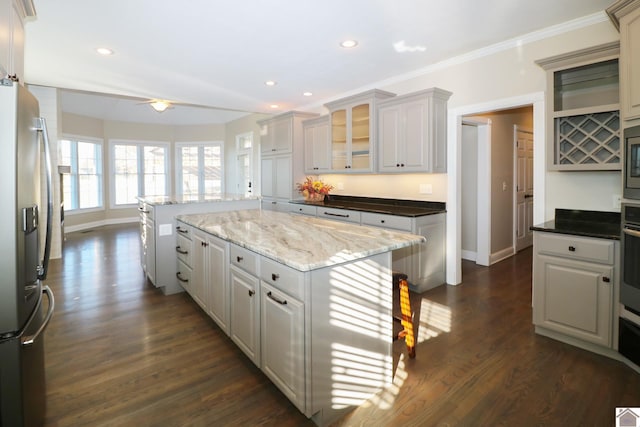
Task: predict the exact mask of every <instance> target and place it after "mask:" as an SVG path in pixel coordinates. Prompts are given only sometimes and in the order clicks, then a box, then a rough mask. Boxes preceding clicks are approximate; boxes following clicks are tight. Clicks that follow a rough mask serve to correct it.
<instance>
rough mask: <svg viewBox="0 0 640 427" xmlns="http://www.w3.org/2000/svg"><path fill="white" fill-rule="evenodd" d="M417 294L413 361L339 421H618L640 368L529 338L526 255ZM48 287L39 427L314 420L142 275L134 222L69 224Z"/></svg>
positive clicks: (189, 304) (188, 304) (639, 388)
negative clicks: (50, 311)
mask: <svg viewBox="0 0 640 427" xmlns="http://www.w3.org/2000/svg"><path fill="white" fill-rule="evenodd" d="M463 274H464V283H463V284H462V285H459V286H457V287H453V286H441V287H439V288H436V289H433V290H431V291H428V292H425V293H423V294H420V295H415V294H413V295H412V303H413V306H414V308H416V310H417V313H416V319H420V326H419V330H418V345H417V357H416V359H413V360H410V359H408V358H406V357H405V356H406V351H405V349H404V345H403V343H402V342H401V341H398V342H396V343H395V344H394V356H395V357H394V359H395V365H396V376H395V382H396V386H397V387H396V389H395V390H389V391H387V392H386V393H384V394H382V395H381V396H379V397H378V398H376V399H372V401H371V402H369V403H367V404H365V405H363V406H362V407H360V408H358V409H357V410H355V411H354V412H352V413H351V414H349V415H347V416H346V417H345V418H344V419H342V420H340V421H338V422H337V423H335V425H336V426H355V425H362V426H437V425H451V426H478V425H502V424H504V425H507V424H511V425H514V424H517V425H525V426H526V425H547V426H555V425H558V426H560V425H593V426H608V425H614V424H615V422H614V408H615V407H616V406H640V375H639V374H637V373H636V372H634V371H633V370H631V369H630V368H628V367H626V366H624V365H623V364H621V363H619V362H616V361H613V360H610V359H608V358H605V357H602V356H598V355H595V354H591V353H589V352H586V351H583V350H579V349H576V348H573V347H571V346H568V345H565V344H562V343H559V342H556V341H553V340H551V339H548V338H545V337H541V336H537V335H535V334H534V333H533V326H532V325H531V307H530V301H531V251H530V250H528V251H524V252H522V253H520V254H518V255H516V256H515V257H512V258H511V259H508V260H505V261H503V262H501V263H498V264H496V265H494V266H492V267H490V268H486V267H478V266H475V265H474V264H471V263H466V262H465V263H464V264H463ZM47 284H48V285H49V286H50V287H51V288H52V289H53V291H54V293H55V295H56V304H57V308H56V312H55V315H54V317H53V319H52V321H51V324H50V325H49V328H48V329H47V333H46V365H47V405H48V407H47V418H46V425H48V426H60V427H62V426H84V425H86V426H89V425H90V426H112V425H113V426H226V425H245V426H248V425H277V426H310V425H313V423H312V422H311V421H310V420H308V419H307V418H306V417H304V415H302V414H301V413H300V412H299V411H298V410H297V409H296V408H295V407H294V406H293V405H292V404H291V403H290V402H289V401H288V400H287V399H286V398H285V397H284V395H283V394H282V393H280V391H279V390H278V389H277V388H276V387H275V386H274V385H273V384H271V382H270V381H269V380H268V379H267V378H266V377H265V376H264V375H263V374H262V373H261V371H260V370H259V369H258V368H256V367H255V365H253V364H252V363H251V362H250V361H249V360H248V359H247V358H246V357H245V356H244V354H243V353H242V352H241V351H240V350H239V349H238V348H237V347H236V346H235V344H233V343H232V342H231V340H230V339H229V338H228V337H227V336H226V335H225V334H224V333H223V332H222V331H221V330H220V329H219V328H218V327H217V326H216V325H215V324H214V323H213V321H211V320H210V319H209V318H208V316H207V315H206V314H204V313H203V312H202V311H201V310H200V308H199V307H198V306H197V305H196V304H195V303H194V302H193V301H192V300H191V299H190V298H189V297H188V296H187V295H186V294H178V295H172V296H164V295H162V293H161V292H160V291H158V290H156V289H155V288H153V286H151V285H150V284H148V283H147V282H146V281H145V280H144V278H143V275H142V271H141V268H140V263H139V252H138V227H137V226H136V225H125V226H111V227H104V228H101V229H96V230H93V231H90V232H85V233H70V234H69V235H68V238H67V242H66V244H65V247H64V250H63V259H62V260H54V261H53V262H52V265H51V267H50V272H49V277H48V280H47Z"/></svg>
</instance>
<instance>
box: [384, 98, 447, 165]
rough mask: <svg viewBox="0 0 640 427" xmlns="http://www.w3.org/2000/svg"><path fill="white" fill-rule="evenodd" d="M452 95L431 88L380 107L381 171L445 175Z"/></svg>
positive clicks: (391, 99)
mask: <svg viewBox="0 0 640 427" xmlns="http://www.w3.org/2000/svg"><path fill="white" fill-rule="evenodd" d="M450 96H451V92H447V91H444V90H442V89H437V88H432V89H427V90H424V91H420V92H415V93H411V94H408V95H403V96H398V97H395V98H390V99H387V100H384V101H381V102H380V103H379V104H378V106H379V107H378V171H379V172H381V173H387V172H392V173H409V172H429V173H444V172H446V170H447V101H448V99H449V97H450Z"/></svg>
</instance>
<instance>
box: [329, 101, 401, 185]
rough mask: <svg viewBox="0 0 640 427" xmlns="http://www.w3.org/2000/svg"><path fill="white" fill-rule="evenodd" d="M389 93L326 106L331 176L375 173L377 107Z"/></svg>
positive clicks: (331, 103) (336, 102) (330, 103)
mask: <svg viewBox="0 0 640 427" xmlns="http://www.w3.org/2000/svg"><path fill="white" fill-rule="evenodd" d="M393 96H395V94H393V93H390V92H385V91H381V90H377V89H374V90H370V91H367V92H364V93H361V94H358V95H354V96H351V97H348V98H344V99H340V100H337V101H333V102H329V103H327V104H325V107H327V108H328V109H329V112H330V114H329V117H330V129H331V170H332V172H343V173H350V172H373V171H374V168H375V149H374V148H375V146H376V144H375V141H376V132H377V129H378V127H377V125H376V107H377V103H378V102H379V101H381V100H383V99H387V98H390V97H393Z"/></svg>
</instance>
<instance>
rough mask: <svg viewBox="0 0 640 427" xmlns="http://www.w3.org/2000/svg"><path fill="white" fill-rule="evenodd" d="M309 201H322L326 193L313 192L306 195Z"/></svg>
mask: <svg viewBox="0 0 640 427" xmlns="http://www.w3.org/2000/svg"><path fill="white" fill-rule="evenodd" d="M304 199H305V200H306V201H307V202H322V201H324V194H322V193H313V194H309V195H308V196H305V198H304Z"/></svg>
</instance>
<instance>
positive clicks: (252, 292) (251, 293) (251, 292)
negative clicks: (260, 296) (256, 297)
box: [249, 289, 255, 297]
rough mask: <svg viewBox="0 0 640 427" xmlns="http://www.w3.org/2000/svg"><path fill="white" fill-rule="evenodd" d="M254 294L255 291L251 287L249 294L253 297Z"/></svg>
mask: <svg viewBox="0 0 640 427" xmlns="http://www.w3.org/2000/svg"><path fill="white" fill-rule="evenodd" d="M253 294H255V292H254V291H252V290H251V289H249V296H250V297H252V296H253Z"/></svg>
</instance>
